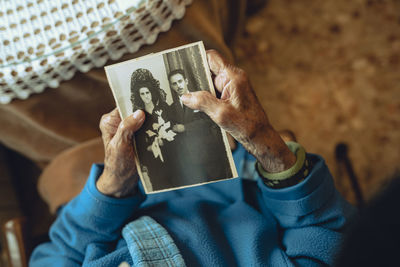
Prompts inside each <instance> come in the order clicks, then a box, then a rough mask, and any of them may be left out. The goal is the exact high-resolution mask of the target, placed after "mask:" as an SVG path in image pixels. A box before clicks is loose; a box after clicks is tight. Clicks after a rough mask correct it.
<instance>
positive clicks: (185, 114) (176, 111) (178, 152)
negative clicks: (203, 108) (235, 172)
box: [168, 69, 232, 184]
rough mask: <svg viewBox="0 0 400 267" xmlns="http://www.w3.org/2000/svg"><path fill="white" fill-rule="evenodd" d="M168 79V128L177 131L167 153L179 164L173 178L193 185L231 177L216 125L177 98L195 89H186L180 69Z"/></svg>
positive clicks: (174, 71) (184, 79)
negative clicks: (170, 99)
mask: <svg viewBox="0 0 400 267" xmlns="http://www.w3.org/2000/svg"><path fill="white" fill-rule="evenodd" d="M168 81H169V84H170V88H171V89H172V90H171V94H172V100H173V103H172V105H171V113H172V114H170V119H171V122H173V127H172V130H173V131H174V132H176V133H177V135H176V137H175V140H176V141H175V146H174V149H172V150H173V151H171V152H172V153H171V154H170V155H171V157H176V161H175V163H176V165H177V166H179V170H178V172H177V175H176V177H177V179H179V180H181V179H182V180H183V181H179V182H183V183H184V184H185V183H187V184H193V183H196V182H204V178H207V179H208V180H210V181H212V180H215V179H217V178H222V177H232V173H231V169H230V165H229V162H228V159H227V158H226V157H222V156H225V155H226V151H225V146H224V143H223V139H222V134H221V130H220V128H219V127H218V126H217V125H216V124H215V123H214V122H213V121H212V120H211V119H210V118H209V117H208V116H207V115H206V114H205V113H203V112H200V111H198V110H192V109H190V108H188V107H186V106H185V105H184V104H183V103H182V101H181V100H180V97H181V96H182V95H184V94H186V93H189V92H193V91H198V90H195V89H192V88H191V89H189V81H188V79H187V78H186V75H185V72H184V71H183V70H182V69H175V70H172V71H171V72H170V73H169V74H168ZM209 151H212V153H210V152H209ZM178 177H180V178H178ZM187 179H190V180H187ZM186 180H187V181H186Z"/></svg>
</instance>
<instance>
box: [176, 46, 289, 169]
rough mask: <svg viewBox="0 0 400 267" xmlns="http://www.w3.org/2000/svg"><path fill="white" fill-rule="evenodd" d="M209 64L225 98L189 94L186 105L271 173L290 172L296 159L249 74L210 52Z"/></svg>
mask: <svg viewBox="0 0 400 267" xmlns="http://www.w3.org/2000/svg"><path fill="white" fill-rule="evenodd" d="M207 59H208V64H209V66H210V70H211V72H212V74H213V76H214V85H215V88H216V90H218V92H220V93H221V98H220V99H219V98H216V97H215V96H213V95H212V94H211V93H209V92H208V91H198V92H192V93H188V94H185V95H183V96H182V97H181V100H182V102H183V103H184V104H185V105H186V106H188V107H190V108H192V109H198V110H201V111H203V112H205V113H206V114H207V115H208V116H210V118H211V119H212V120H213V121H214V122H215V123H216V124H218V125H219V126H220V127H221V128H223V129H224V130H226V131H227V132H228V133H230V134H231V135H232V136H233V137H234V138H235V139H236V140H237V141H239V142H240V143H242V144H243V146H244V147H245V148H246V149H247V150H248V151H249V152H250V153H252V154H253V155H254V156H255V157H256V158H257V160H258V161H259V162H260V163H261V165H262V167H263V168H264V169H265V170H266V171H267V172H270V173H274V172H280V171H283V170H286V169H288V168H290V167H291V166H292V165H293V164H294V163H295V162H296V156H295V155H294V154H293V153H292V152H291V151H290V150H289V148H288V147H287V146H286V144H285V143H284V141H283V140H282V139H281V137H280V136H279V134H278V133H277V132H276V131H275V130H274V129H273V127H272V126H271V124H270V123H269V120H268V117H267V115H266V114H265V112H264V110H263V108H262V106H261V104H260V103H259V101H258V99H257V97H256V95H255V93H254V91H253V90H252V88H251V85H250V82H249V79H248V77H247V75H246V73H245V72H244V71H243V70H241V69H239V68H237V67H235V66H233V65H230V64H229V63H228V62H227V61H226V60H225V59H223V58H222V57H221V55H219V54H218V53H217V52H216V51H214V50H209V51H207Z"/></svg>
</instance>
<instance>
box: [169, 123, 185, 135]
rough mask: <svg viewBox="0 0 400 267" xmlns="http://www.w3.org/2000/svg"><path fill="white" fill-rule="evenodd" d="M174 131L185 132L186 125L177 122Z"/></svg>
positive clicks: (173, 127)
mask: <svg viewBox="0 0 400 267" xmlns="http://www.w3.org/2000/svg"><path fill="white" fill-rule="evenodd" d="M172 131H174V132H176V133H183V132H184V131H185V125H183V124H175V125H174V126H172Z"/></svg>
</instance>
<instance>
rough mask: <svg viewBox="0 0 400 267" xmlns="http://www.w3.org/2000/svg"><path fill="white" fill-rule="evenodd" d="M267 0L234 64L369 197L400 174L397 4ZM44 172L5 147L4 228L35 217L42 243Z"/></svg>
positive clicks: (307, 142)
mask: <svg viewBox="0 0 400 267" xmlns="http://www.w3.org/2000/svg"><path fill="white" fill-rule="evenodd" d="M263 2H264V1H253V5H252V6H248V12H247V13H248V17H247V19H246V22H245V24H244V25H243V26H242V27H243V29H242V30H243V31H242V34H241V35H240V36H239V38H238V40H237V42H236V43H235V45H234V47H233V51H234V54H235V58H236V63H237V64H238V65H239V66H240V67H242V68H243V69H245V70H246V71H247V73H248V74H249V76H250V78H251V81H252V85H253V87H254V89H255V91H256V93H257V95H258V97H259V99H260V101H261V103H262V105H263V107H264V108H265V110H266V111H267V114H268V116H269V118H270V120H271V122H272V124H273V125H274V126H275V128H276V129H277V130H282V129H290V130H291V131H293V132H294V134H295V135H296V137H297V140H298V142H299V143H301V144H302V145H303V146H304V147H305V148H306V150H307V151H308V152H310V153H316V154H320V155H322V156H323V157H324V158H325V159H326V162H327V164H328V166H329V168H330V169H331V171H332V174H333V176H334V179H335V183H336V186H337V187H338V189H339V191H340V192H341V193H342V194H343V195H344V196H345V198H346V199H348V200H349V201H350V202H352V203H353V204H359V201H360V200H361V199H362V198H363V199H366V200H368V199H370V198H371V197H372V196H373V195H374V194H375V193H376V192H377V191H378V190H379V189H380V188H382V186H384V185H385V184H386V182H387V181H388V180H389V179H390V177H391V175H392V174H394V172H395V171H396V170H399V167H398V166H399V162H400V149H399V148H400V71H399V68H400V1H397V0H381V1H379V0H376V1H373V0H353V1H347V0H335V1H318V0H303V1H298V0H297V1H296V0H269V1H267V2H266V3H263ZM0 128H1V127H0ZM346 151H347V152H348V153H345V152H346ZM40 171H41V170H40V168H39V167H38V166H37V165H35V164H34V163H33V162H31V161H30V160H28V159H26V158H25V157H23V156H21V155H19V154H18V153H16V152H14V151H11V150H9V149H7V148H5V147H4V146H1V147H0V173H1V175H0V223H1V224H3V223H4V222H5V221H6V220H7V219H9V218H12V217H15V216H18V215H24V216H28V217H29V218H30V228H31V232H32V235H33V236H34V237H36V239H37V240H36V241H35V242H40V239H41V238H43V234H45V233H46V232H47V228H48V225H49V224H50V222H51V221H52V220H53V219H54V217H52V216H51V215H50V214H49V213H48V212H47V206H46V205H45V204H44V202H43V201H42V200H41V199H40V197H39V196H38V194H37V190H36V183H37V178H38V177H39V175H40ZM27 175H29V176H33V178H32V179H26V176H27ZM352 179H353V180H352ZM357 198H358V199H357ZM2 255H3V257H4V253H2ZM0 264H1V262H0ZM0 266H1V265H0Z"/></svg>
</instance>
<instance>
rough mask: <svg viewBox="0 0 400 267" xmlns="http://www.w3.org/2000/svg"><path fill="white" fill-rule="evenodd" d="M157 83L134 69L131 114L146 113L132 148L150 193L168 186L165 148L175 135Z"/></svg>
mask: <svg viewBox="0 0 400 267" xmlns="http://www.w3.org/2000/svg"><path fill="white" fill-rule="evenodd" d="M165 99H166V93H165V92H164V90H162V89H161V88H160V82H159V81H158V80H157V79H155V78H154V77H153V75H152V73H151V72H150V71H149V70H147V69H137V70H135V71H134V72H133V73H132V76H131V101H132V106H133V111H136V110H138V109H142V110H143V111H144V112H145V114H146V119H145V122H144V124H143V126H142V127H141V128H140V130H139V131H138V132H137V133H136V135H135V138H136V149H137V153H138V156H139V161H140V168H141V171H142V173H143V175H144V176H147V177H148V178H150V180H151V183H152V186H153V190H157V189H164V188H168V187H170V185H169V182H168V180H169V179H168V177H169V175H167V174H168V162H169V158H170V156H169V154H168V150H169V149H168V147H169V145H170V143H171V142H172V141H173V140H174V137H175V135H176V133H175V132H173V131H172V124H171V123H170V121H169V120H168V118H167V114H169V111H168V109H169V106H168V105H167V103H166V102H165Z"/></svg>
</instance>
